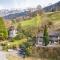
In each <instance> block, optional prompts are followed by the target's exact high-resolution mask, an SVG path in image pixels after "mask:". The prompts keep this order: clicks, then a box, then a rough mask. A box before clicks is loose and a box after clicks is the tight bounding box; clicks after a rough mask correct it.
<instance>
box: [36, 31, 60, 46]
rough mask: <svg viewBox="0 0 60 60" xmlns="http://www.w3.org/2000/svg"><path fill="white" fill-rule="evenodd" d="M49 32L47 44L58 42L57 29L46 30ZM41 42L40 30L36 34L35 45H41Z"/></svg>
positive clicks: (59, 40)
mask: <svg viewBox="0 0 60 60" xmlns="http://www.w3.org/2000/svg"><path fill="white" fill-rule="evenodd" d="M48 34H49V44H54V43H57V44H58V43H59V42H60V35H59V32H57V31H52V32H48ZM41 45H44V44H43V32H40V33H38V34H37V36H36V46H41Z"/></svg>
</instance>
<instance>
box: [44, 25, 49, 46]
mask: <svg viewBox="0 0 60 60" xmlns="http://www.w3.org/2000/svg"><path fill="white" fill-rule="evenodd" d="M43 42H44V44H45V46H47V45H48V43H49V36H48V31H47V26H46V25H45V27H44V34H43Z"/></svg>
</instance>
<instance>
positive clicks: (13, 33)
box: [8, 26, 17, 38]
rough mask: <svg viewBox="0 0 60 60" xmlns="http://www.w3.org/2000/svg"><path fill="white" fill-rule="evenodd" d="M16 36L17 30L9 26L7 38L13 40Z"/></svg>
mask: <svg viewBox="0 0 60 60" xmlns="http://www.w3.org/2000/svg"><path fill="white" fill-rule="evenodd" d="M16 35H17V29H16V28H15V27H14V26H11V27H10V28H9V31H8V37H9V38H14V37H16Z"/></svg>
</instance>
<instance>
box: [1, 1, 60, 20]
mask: <svg viewBox="0 0 60 60" xmlns="http://www.w3.org/2000/svg"><path fill="white" fill-rule="evenodd" d="M39 9H40V7H39ZM29 10H30V11H31V12H34V11H37V8H29V9H25V10H17V9H16V10H1V11H0V16H3V17H4V18H5V19H15V18H18V17H20V18H21V17H22V18H23V17H26V16H28V15H29V13H30V12H29ZM43 10H44V11H45V12H53V11H60V1H59V2H57V3H55V4H52V5H50V6H47V7H45V8H43Z"/></svg>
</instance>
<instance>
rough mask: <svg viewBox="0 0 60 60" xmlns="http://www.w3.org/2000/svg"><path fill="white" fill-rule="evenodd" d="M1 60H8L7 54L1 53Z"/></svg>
mask: <svg viewBox="0 0 60 60" xmlns="http://www.w3.org/2000/svg"><path fill="white" fill-rule="evenodd" d="M0 60H8V59H7V58H6V53H5V52H3V51H0Z"/></svg>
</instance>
